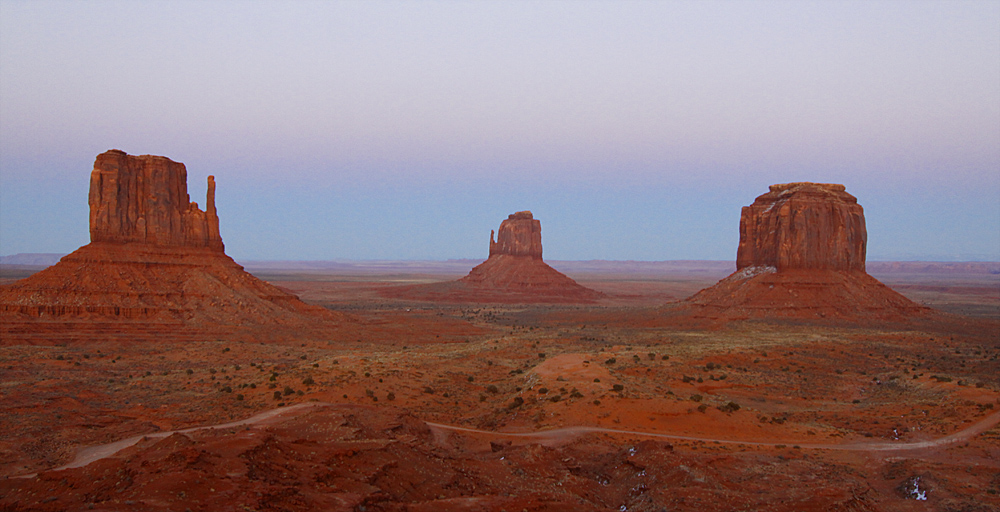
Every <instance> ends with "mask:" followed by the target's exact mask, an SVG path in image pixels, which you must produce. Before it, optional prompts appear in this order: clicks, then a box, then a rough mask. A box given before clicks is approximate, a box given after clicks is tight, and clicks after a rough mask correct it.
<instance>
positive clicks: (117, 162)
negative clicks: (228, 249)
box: [0, 150, 341, 339]
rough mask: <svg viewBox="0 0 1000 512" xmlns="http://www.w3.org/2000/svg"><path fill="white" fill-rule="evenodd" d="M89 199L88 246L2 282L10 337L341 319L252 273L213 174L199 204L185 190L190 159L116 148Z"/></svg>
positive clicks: (0, 301)
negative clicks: (49, 330) (231, 236)
mask: <svg viewBox="0 0 1000 512" xmlns="http://www.w3.org/2000/svg"><path fill="white" fill-rule="evenodd" d="M89 202H90V238H91V243H90V244H87V245H85V246H83V247H81V248H79V249H77V250H76V251H74V252H73V253H71V254H69V255H67V256H64V257H63V258H62V259H61V260H60V261H59V263H57V264H55V265H53V266H51V267H49V268H47V269H45V270H42V271H40V272H38V273H36V274H34V275H32V276H30V277H28V278H26V279H22V280H20V281H17V282H15V283H13V284H11V285H7V286H3V287H0V315H2V318H3V324H4V325H3V332H2V334H3V335H4V338H5V339H6V338H12V337H30V336H31V335H32V333H41V334H39V335H43V336H44V335H46V334H45V330H44V329H39V327H38V323H39V322H48V323H62V324H71V323H80V322H83V323H85V324H94V323H101V322H111V323H116V324H122V325H124V324H143V325H145V326H146V327H147V329H146V331H145V332H148V333H152V334H155V335H157V336H158V335H161V334H163V333H164V332H172V333H177V334H179V333H180V331H176V330H175V329H174V327H177V326H185V327H198V328H202V329H204V330H206V332H208V331H215V332H217V331H220V330H221V331H225V332H231V331H232V328H233V327H250V326H260V325H265V324H266V325H270V326H282V325H285V326H299V327H302V326H316V325H319V322H329V321H331V320H337V319H339V318H341V317H340V316H338V315H337V314H335V313H332V312H330V311H327V310H326V309H323V308H320V307H317V306H311V305H307V304H305V303H303V302H301V301H300V300H299V299H298V298H297V297H295V296H293V295H290V294H288V293H286V292H283V291H281V290H280V289H278V288H276V287H274V286H272V285H270V284H268V283H266V282H264V281H261V280H259V279H257V278H255V277H253V276H252V275H250V274H248V273H247V272H245V271H244V270H243V267H241V266H240V265H238V264H236V262H234V261H233V260H232V258H230V257H229V256H227V255H226V254H225V247H224V245H223V243H222V237H221V236H220V234H219V217H218V215H217V212H216V207H215V179H214V178H213V177H212V176H209V177H208V191H207V195H206V201H205V207H206V209H205V210H204V211H202V210H201V209H199V207H198V205H197V203H193V202H191V201H190V198H189V197H188V192H187V170H186V168H185V167H184V164H182V163H178V162H174V161H172V160H170V159H169V158H165V157H162V156H151V155H143V156H131V155H127V154H126V153H124V152H122V151H119V150H110V151H107V152H105V153H102V154H100V155H98V156H97V159H96V161H95V162H94V170H93V172H92V173H91V176H90V200H89ZM22 323H30V324H31V326H27V325H21V324H22ZM150 326H153V327H154V328H152V329H151V330H150V329H148V327H150ZM156 326H159V327H160V328H166V331H163V330H162V329H161V330H157V328H155V327H156ZM170 326H173V327H170ZM77 328H78V330H80V331H81V332H87V331H88V329H90V331H92V332H96V333H99V332H101V330H100V329H96V330H95V329H94V328H93V326H92V325H91V327H89V328H88V327H86V326H77Z"/></svg>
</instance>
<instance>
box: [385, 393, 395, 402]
mask: <svg viewBox="0 0 1000 512" xmlns="http://www.w3.org/2000/svg"><path fill="white" fill-rule="evenodd" d="M385 398H386V400H395V399H396V393H393V392H392V391H390V392H389V394H387V395H385Z"/></svg>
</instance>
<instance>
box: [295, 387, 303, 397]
mask: <svg viewBox="0 0 1000 512" xmlns="http://www.w3.org/2000/svg"><path fill="white" fill-rule="evenodd" d="M295 394H296V395H299V396H302V395H304V394H305V393H304V392H303V391H302V390H301V389H300V390H298V391H296V392H295Z"/></svg>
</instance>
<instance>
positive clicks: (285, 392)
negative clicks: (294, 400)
mask: <svg viewBox="0 0 1000 512" xmlns="http://www.w3.org/2000/svg"><path fill="white" fill-rule="evenodd" d="M281 393H282V394H283V395H286V396H287V395H291V394H294V393H295V390H294V389H292V388H291V386H285V389H284V390H283V391H282V392H281Z"/></svg>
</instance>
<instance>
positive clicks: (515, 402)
mask: <svg viewBox="0 0 1000 512" xmlns="http://www.w3.org/2000/svg"><path fill="white" fill-rule="evenodd" d="M522 405H524V399H523V398H521V397H519V396H515V397H514V400H513V401H511V404H510V407H511V408H512V409H513V408H514V407H520V406H522Z"/></svg>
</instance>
